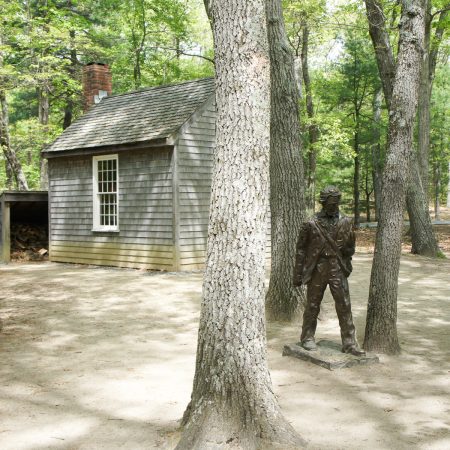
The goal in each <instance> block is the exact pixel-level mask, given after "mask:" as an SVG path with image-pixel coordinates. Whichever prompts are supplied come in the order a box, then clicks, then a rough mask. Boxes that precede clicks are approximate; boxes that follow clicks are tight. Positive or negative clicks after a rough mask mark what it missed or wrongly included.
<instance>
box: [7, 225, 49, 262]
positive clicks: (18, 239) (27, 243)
mask: <svg viewBox="0 0 450 450" xmlns="http://www.w3.org/2000/svg"><path fill="white" fill-rule="evenodd" d="M46 259H48V230H47V225H46V224H45V225H37V224H29V223H13V224H11V260H13V261H43V260H46Z"/></svg>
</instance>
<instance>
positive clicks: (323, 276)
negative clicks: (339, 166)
mask: <svg viewBox="0 0 450 450" xmlns="http://www.w3.org/2000/svg"><path fill="white" fill-rule="evenodd" d="M340 199H341V192H340V191H339V189H338V188H336V187H335V186H328V187H326V188H325V189H324V190H323V191H321V193H320V203H321V205H322V210H321V211H320V212H319V213H317V214H316V215H315V216H314V217H313V218H311V219H310V220H308V221H307V222H305V223H304V224H303V226H302V229H301V232H300V237H299V240H298V243H297V254H296V263H295V269H294V285H296V286H300V285H302V284H305V285H306V286H307V301H306V307H305V312H304V314H303V328H302V335H301V338H300V340H301V345H302V347H303V348H304V349H306V350H315V349H316V343H315V340H314V335H315V333H316V328H317V316H318V315H319V311H320V304H321V302H322V299H323V295H324V293H325V289H326V287H327V285H329V286H330V291H331V294H332V296H333V298H334V302H335V306H336V312H337V316H338V318H339V325H340V327H341V338H342V351H343V352H344V353H351V354H352V355H355V356H363V355H365V352H363V351H362V350H360V349H359V347H358V344H357V342H356V333H355V326H354V324H353V317H352V309H351V304H350V293H349V289H348V281H347V278H348V276H349V275H350V273H351V271H352V264H351V260H352V255H353V254H354V253H355V233H354V231H353V229H352V221H351V219H350V218H348V217H345V216H343V215H342V214H340V213H339V202H340Z"/></svg>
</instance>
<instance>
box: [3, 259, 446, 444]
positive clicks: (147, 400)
mask: <svg viewBox="0 0 450 450" xmlns="http://www.w3.org/2000/svg"><path fill="white" fill-rule="evenodd" d="M354 262H355V263H354V273H353V274H352V276H351V277H350V289H351V294H352V301H353V310H354V316H355V323H356V326H357V330H358V336H359V337H360V340H362V336H363V328H364V322H365V309H366V302H367V295H368V285H369V276H370V266H371V255H370V254H364V253H359V254H358V255H357V256H356V258H355V261H354ZM201 280H202V274H201V273H189V274H173V273H154V272H142V271H135V270H121V269H109V268H94V267H86V266H76V265H64V264H54V263H26V264H10V265H3V266H0V317H1V319H2V321H3V331H2V332H1V333H0V357H1V365H0V449H2V450H27V449H104V450H115V449H130V450H139V449H151V448H157V449H173V448H174V446H175V444H176V442H177V439H178V437H179V434H178V431H177V428H178V420H179V419H180V417H181V415H182V413H183V411H184V408H185V407H186V405H187V403H188V400H189V396H190V392H191V387H192V379H193V373H194V362H195V350H196V336H197V326H198V317H199V304H200V297H201ZM399 281H400V292H399V302H398V309H399V322H398V328H399V336H400V339H401V344H402V348H403V352H402V354H401V355H400V356H399V357H386V356H382V357H381V363H380V364H378V365H376V366H365V367H353V368H350V369H341V370H336V371H328V370H327V369H324V368H321V367H318V366H315V365H312V364H311V363H307V362H304V361H300V360H296V359H294V358H290V357H282V356H281V351H282V347H283V345H284V344H285V343H292V342H296V341H297V340H298V336H299V324H298V323H296V324H293V325H289V326H285V325H284V326H282V325H280V324H269V325H268V356H269V366H270V369H271V375H272V381H273V384H274V389H275V393H276V395H277V396H278V398H279V401H280V404H281V407H282V410H283V412H284V414H285V415H286V417H287V418H288V420H289V421H290V422H291V423H292V425H293V426H294V427H295V428H296V429H297V430H298V432H299V433H300V434H301V435H302V436H303V437H304V438H305V439H306V440H307V441H309V447H310V448H311V449H345V450H347V449H355V450H356V449H358V450H361V449H390V450H391V449H424V450H425V449H426V450H437V449H442V450H444V449H447V450H448V449H450V261H448V260H447V261H445V260H431V259H427V258H422V257H414V256H411V255H403V256H402V265H401V273H400V280H399ZM324 309H325V314H324V317H323V319H322V321H321V322H320V323H319V326H318V332H317V336H318V338H326V339H332V340H336V341H339V328H338V323H337V319H336V317H335V313H334V306H333V303H332V300H331V298H330V296H329V294H328V293H327V297H326V299H325V302H324ZM200 450H201V449H200Z"/></svg>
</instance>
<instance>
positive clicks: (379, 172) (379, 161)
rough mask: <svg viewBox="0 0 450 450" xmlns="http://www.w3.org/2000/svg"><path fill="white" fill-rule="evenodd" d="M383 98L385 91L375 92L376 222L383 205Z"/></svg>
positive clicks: (373, 156)
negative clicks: (381, 126)
mask: <svg viewBox="0 0 450 450" xmlns="http://www.w3.org/2000/svg"><path fill="white" fill-rule="evenodd" d="M382 98H383V90H382V89H381V88H380V89H379V90H377V91H376V92H375V95H374V98H373V128H372V136H373V145H372V178H373V192H374V196H375V220H376V221H378V218H379V216H380V203H381V183H382V176H383V157H382V154H381V144H380V125H381V102H382Z"/></svg>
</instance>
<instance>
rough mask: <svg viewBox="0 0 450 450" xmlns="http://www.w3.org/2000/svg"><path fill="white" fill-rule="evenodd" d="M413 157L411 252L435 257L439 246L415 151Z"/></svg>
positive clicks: (408, 204) (409, 204) (409, 198)
mask: <svg viewBox="0 0 450 450" xmlns="http://www.w3.org/2000/svg"><path fill="white" fill-rule="evenodd" d="M411 158H412V164H411V170H410V181H409V184H408V194H407V196H406V207H407V210H408V216H409V224H410V228H409V230H410V234H411V242H412V246H411V253H414V254H417V255H423V256H431V257H433V256H437V255H438V254H439V246H438V243H437V240H436V237H435V235H434V232H433V226H432V223H431V217H430V212H429V209H428V201H427V199H426V196H425V191H424V189H423V188H422V181H421V176H420V173H419V164H418V162H417V156H416V154H415V153H414V152H413V154H412V155H411Z"/></svg>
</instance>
